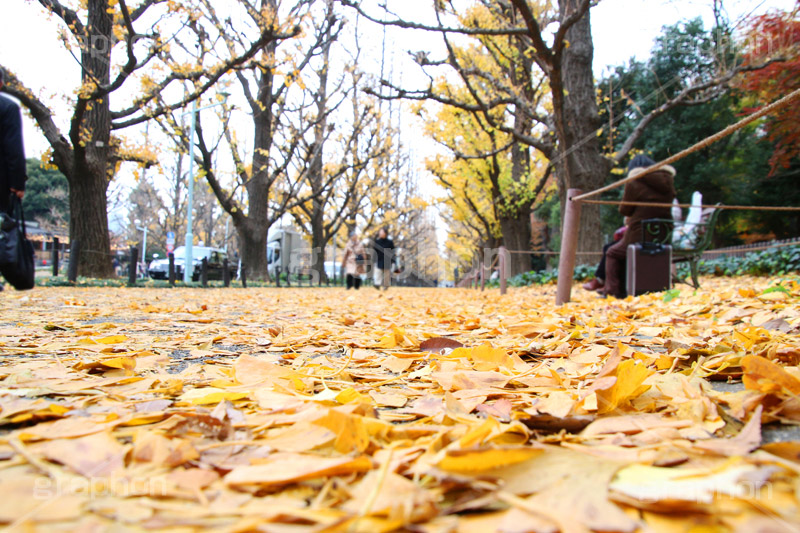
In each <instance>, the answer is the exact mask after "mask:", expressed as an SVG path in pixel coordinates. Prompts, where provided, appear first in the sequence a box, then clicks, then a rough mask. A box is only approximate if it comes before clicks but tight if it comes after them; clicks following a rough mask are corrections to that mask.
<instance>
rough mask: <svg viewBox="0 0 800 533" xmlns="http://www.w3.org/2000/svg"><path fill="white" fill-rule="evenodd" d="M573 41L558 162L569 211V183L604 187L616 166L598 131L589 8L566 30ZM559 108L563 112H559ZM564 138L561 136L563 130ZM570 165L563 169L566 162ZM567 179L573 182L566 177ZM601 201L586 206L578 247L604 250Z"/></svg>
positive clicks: (563, 1)
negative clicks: (606, 154)
mask: <svg viewBox="0 0 800 533" xmlns="http://www.w3.org/2000/svg"><path fill="white" fill-rule="evenodd" d="M569 4H571V2H570V1H569V0H559V7H560V9H561V12H562V14H564V13H566V12H567V7H568V5H569ZM566 40H567V41H568V42H569V46H568V47H567V48H566V49H565V50H564V56H563V60H562V63H561V69H560V70H561V75H562V79H563V87H564V95H563V107H562V117H561V118H562V122H563V133H562V134H563V136H564V138H559V143H560V144H561V145H562V147H563V148H562V150H561V151H560V153H561V154H565V155H566V157H565V159H564V160H563V161H562V162H561V163H566V165H564V164H561V165H560V166H559V168H560V172H559V194H560V197H561V205H562V209H561V212H562V213H563V212H564V202H565V201H566V191H567V189H570V188H577V189H582V190H584V191H587V192H588V191H590V190H593V189H596V188H598V187H601V186H602V185H603V184H604V182H605V180H606V177H607V176H608V172H609V171H610V169H611V164H610V162H609V160H607V159H606V158H605V157H603V155H602V153H601V147H600V143H599V140H598V137H597V135H596V131H597V128H598V127H599V126H600V122H601V119H600V117H599V114H598V111H597V98H596V93H595V84H594V74H593V72H592V59H593V55H594V45H593V43H592V33H591V22H590V15H589V10H587V11H586V14H585V15H584V16H583V17H582V18H581V19H580V20H579V21H577V22H576V23H575V24H574V25H573V26H572V27H570V28H569V30H567V32H566ZM556 112H558V111H556ZM559 137H561V135H559ZM565 166H566V167H567V168H564V167H565ZM567 180H568V181H567ZM600 221H601V216H600V206H598V205H591V204H586V205H584V206H583V208H582V213H581V223H580V230H579V237H578V250H579V251H599V250H601V249H602V246H603V235H602V225H601V222H600ZM591 260H592V258H591V257H590V256H589V257H587V256H579V257H578V262H579V263H580V262H587V261H591Z"/></svg>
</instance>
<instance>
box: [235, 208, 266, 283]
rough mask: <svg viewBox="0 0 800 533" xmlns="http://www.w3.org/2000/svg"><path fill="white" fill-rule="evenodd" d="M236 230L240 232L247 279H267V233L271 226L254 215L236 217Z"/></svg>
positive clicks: (241, 250)
mask: <svg viewBox="0 0 800 533" xmlns="http://www.w3.org/2000/svg"><path fill="white" fill-rule="evenodd" d="M234 225H235V226H236V231H237V232H238V233H239V245H240V246H239V248H240V249H239V254H240V257H241V259H242V267H244V268H246V269H247V279H249V280H267V279H269V273H268V272H267V233H268V231H269V227H268V226H267V225H266V224H265V223H263V222H262V221H258V220H255V219H254V218H253V217H252V215H251V216H249V217H246V218H245V217H242V218H240V219H239V221H237V219H236V218H234Z"/></svg>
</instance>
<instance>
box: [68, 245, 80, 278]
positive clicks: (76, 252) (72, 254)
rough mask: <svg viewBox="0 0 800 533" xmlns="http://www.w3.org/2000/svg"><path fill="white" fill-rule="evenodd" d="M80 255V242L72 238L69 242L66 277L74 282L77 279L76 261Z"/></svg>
mask: <svg viewBox="0 0 800 533" xmlns="http://www.w3.org/2000/svg"><path fill="white" fill-rule="evenodd" d="M80 256H81V242H80V241H79V240H77V239H76V240H74V241H71V242H70V243H69V267H68V268H67V279H68V280H69V281H70V282H72V283H75V282H76V281H77V280H78V261H79V260H80Z"/></svg>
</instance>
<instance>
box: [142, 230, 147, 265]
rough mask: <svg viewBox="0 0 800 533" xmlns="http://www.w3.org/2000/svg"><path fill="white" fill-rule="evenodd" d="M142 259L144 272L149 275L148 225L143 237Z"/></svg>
mask: <svg viewBox="0 0 800 533" xmlns="http://www.w3.org/2000/svg"><path fill="white" fill-rule="evenodd" d="M142 261H144V269H143V272H142V273H143V274H144V277H145V278H146V277H147V225H145V227H144V238H143V239H142Z"/></svg>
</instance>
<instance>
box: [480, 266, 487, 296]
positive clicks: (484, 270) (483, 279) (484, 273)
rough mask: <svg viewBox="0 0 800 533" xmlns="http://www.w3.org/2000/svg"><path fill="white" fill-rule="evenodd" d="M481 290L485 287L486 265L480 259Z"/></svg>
mask: <svg viewBox="0 0 800 533" xmlns="http://www.w3.org/2000/svg"><path fill="white" fill-rule="evenodd" d="M480 268H481V292H482V291H483V290H484V289H485V288H486V265H484V264H483V261H481V267H480Z"/></svg>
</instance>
